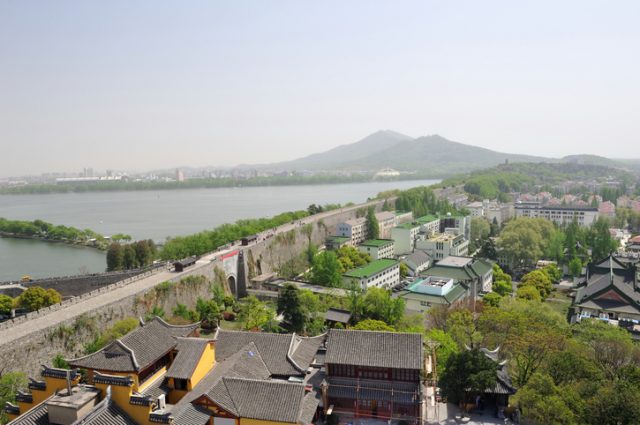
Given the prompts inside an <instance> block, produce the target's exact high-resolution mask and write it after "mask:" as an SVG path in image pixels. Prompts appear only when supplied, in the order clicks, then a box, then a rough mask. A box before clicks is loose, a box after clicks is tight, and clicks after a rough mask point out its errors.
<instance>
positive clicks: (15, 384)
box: [0, 372, 29, 423]
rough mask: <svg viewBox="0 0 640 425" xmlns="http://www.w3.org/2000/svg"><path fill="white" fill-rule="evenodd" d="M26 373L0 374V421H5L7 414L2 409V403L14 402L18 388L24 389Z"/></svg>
mask: <svg viewBox="0 0 640 425" xmlns="http://www.w3.org/2000/svg"><path fill="white" fill-rule="evenodd" d="M28 382H29V381H28V379H27V375H25V374H24V373H22V372H8V373H3V374H2V376H0V405H1V406H2V407H3V409H2V410H0V423H6V422H7V419H8V418H7V415H6V413H5V411H4V405H5V404H6V403H7V402H11V403H15V402H16V394H17V392H18V390H22V389H25V388H26V387H27V383H28Z"/></svg>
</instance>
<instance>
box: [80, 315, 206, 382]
mask: <svg viewBox="0 0 640 425" xmlns="http://www.w3.org/2000/svg"><path fill="white" fill-rule="evenodd" d="M198 326H199V324H198V323H194V324H191V325H186V326H174V325H169V324H168V323H167V322H165V321H164V320H162V319H160V318H159V317H156V318H154V319H153V320H150V321H149V322H147V323H146V324H143V326H141V327H139V328H137V329H135V330H134V331H132V332H130V333H128V334H127V335H126V336H124V337H123V338H121V339H119V340H116V341H113V342H112V343H110V344H109V345H107V346H106V347H104V348H103V349H101V350H100V351H97V352H95V353H92V354H89V355H88V356H84V357H80V358H77V359H72V360H68V362H69V365H71V366H72V367H80V368H84V369H98V370H103V371H110V372H137V371H140V370H142V369H145V368H146V367H148V366H150V365H151V364H153V363H154V362H155V361H156V360H158V359H159V358H161V357H162V356H164V355H165V354H166V353H168V352H169V351H171V350H172V349H173V348H174V347H175V346H176V344H177V341H176V338H177V337H186V336H188V335H190V334H191V333H193V332H194V331H195V330H196V329H197V328H198Z"/></svg>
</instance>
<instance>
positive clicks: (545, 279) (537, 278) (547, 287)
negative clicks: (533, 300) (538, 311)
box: [521, 270, 553, 299]
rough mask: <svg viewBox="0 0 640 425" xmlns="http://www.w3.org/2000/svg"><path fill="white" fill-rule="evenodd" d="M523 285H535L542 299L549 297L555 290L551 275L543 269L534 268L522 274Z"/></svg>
mask: <svg viewBox="0 0 640 425" xmlns="http://www.w3.org/2000/svg"><path fill="white" fill-rule="evenodd" d="M521 286H533V287H534V288H536V289H537V290H538V292H540V298H542V299H545V298H547V297H548V296H549V294H551V291H552V290H553V284H552V283H551V279H549V275H548V274H547V273H545V272H544V271H542V270H534V271H532V272H529V273H527V274H525V275H524V276H522V280H521Z"/></svg>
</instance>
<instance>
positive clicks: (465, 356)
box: [439, 349, 498, 403]
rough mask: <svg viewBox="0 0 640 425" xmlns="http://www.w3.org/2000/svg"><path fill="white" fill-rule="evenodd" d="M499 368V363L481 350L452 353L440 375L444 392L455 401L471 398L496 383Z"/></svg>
mask: <svg viewBox="0 0 640 425" xmlns="http://www.w3.org/2000/svg"><path fill="white" fill-rule="evenodd" d="M497 368H498V365H497V364H496V363H495V362H493V361H492V360H490V359H488V358H487V356H485V355H484V354H483V353H482V352H481V351H480V350H477V349H472V350H462V351H460V352H459V353H452V354H451V355H450V356H449V359H448V360H447V363H446V366H445V370H444V372H443V373H442V375H440V382H439V384H440V388H442V394H443V395H444V396H446V397H447V398H448V399H449V401H451V402H453V403H458V402H461V401H464V402H466V401H468V400H471V399H472V398H471V397H473V396H475V395H476V394H482V393H483V392H484V390H485V389H486V388H490V387H493V386H494V385H495V384H496V371H497Z"/></svg>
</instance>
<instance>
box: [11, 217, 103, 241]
mask: <svg viewBox="0 0 640 425" xmlns="http://www.w3.org/2000/svg"><path fill="white" fill-rule="evenodd" d="M0 233H3V234H5V235H13V236H20V237H23V236H27V237H36V238H40V239H44V240H50V241H59V242H67V243H77V244H88V243H89V241H90V240H92V239H95V240H96V241H95V242H96V243H97V245H98V246H101V247H102V244H103V241H104V236H102V235H101V234H99V233H96V232H94V231H93V230H91V229H85V230H80V229H76V228H75V227H67V226H62V225H54V224H51V223H47V222H46V221H43V220H34V221H23V220H7V219H6V218H2V217H0Z"/></svg>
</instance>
